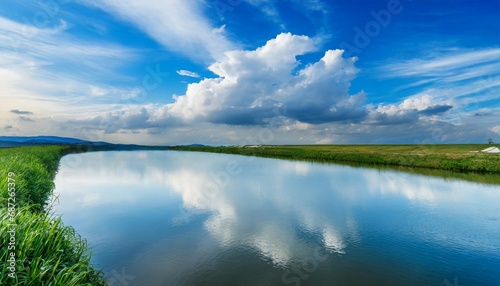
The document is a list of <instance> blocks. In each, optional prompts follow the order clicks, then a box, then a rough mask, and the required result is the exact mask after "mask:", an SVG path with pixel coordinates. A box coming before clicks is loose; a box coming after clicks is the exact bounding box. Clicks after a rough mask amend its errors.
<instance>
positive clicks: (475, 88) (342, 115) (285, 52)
mask: <svg viewBox="0 0 500 286" xmlns="http://www.w3.org/2000/svg"><path fill="white" fill-rule="evenodd" d="M498 19H500V1H499V0H483V1H465V0H459V1H457V0H437V1H436V0H434V1H427V0H420V1H418V0H399V1H398V0H383V1H382V0H352V1H347V0H336V1H335V0H329V1H327V0H302V1H299V0H199V1H195V0H193V1H181V0H148V1H140V0H122V1H119V0H101V1H98V0H74V1H71V0H46V1H27V0H26V1H23V0H21V1H9V2H6V1H4V2H3V3H1V4H0V63H1V64H0V100H1V103H2V104H1V105H0V133H1V134H2V135H59V136H70V137H76V138H81V139H86V140H95V141H109V142H124V143H139V144H189V143H204V144H215V145H219V144H284V143H286V144H306V143H307V144H317V143H339V144H345V143H438V144H440V143H465V142H477V143H481V142H487V139H488V138H493V139H495V140H496V141H500V117H499V115H500V22H499V21H498Z"/></svg>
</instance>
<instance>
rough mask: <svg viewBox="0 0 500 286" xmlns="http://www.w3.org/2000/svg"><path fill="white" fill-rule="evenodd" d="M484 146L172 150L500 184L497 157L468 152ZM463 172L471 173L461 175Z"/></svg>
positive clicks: (202, 148) (316, 146)
mask: <svg viewBox="0 0 500 286" xmlns="http://www.w3.org/2000/svg"><path fill="white" fill-rule="evenodd" d="M487 147H491V145H487V144H467V145H465V144H464V145H272V146H269V145H264V146H228V147H209V146H176V147H172V148H171V149H172V150H180V151H202V152H214V153H226V154H239V155H247V156H258V157H268V158H280V159H289V160H305V161H312V162H323V163H340V164H345V165H356V166H372V167H377V168H393V169H397V170H401V171H407V172H412V173H420V174H426V175H433V174H437V175H438V176H441V177H456V178H461V179H465V180H471V181H479V182H485V183H494V184H500V176H498V175H499V174H500V155H499V154H485V153H472V152H470V151H477V150H482V149H484V148H487ZM464 172H473V173H471V174H470V175H469V174H468V175H466V176H464ZM481 174H485V176H482V175H481ZM487 174H491V175H487Z"/></svg>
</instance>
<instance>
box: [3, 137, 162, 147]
mask: <svg viewBox="0 0 500 286" xmlns="http://www.w3.org/2000/svg"><path fill="white" fill-rule="evenodd" d="M35 145H85V146H87V147H91V148H92V149H93V150H164V149H165V147H161V146H143V145H135V144H113V143H108V142H102V141H99V142H92V141H86V140H81V139H75V138H68V137H58V136H0V148H1V147H18V146H35Z"/></svg>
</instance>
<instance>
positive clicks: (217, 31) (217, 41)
mask: <svg viewBox="0 0 500 286" xmlns="http://www.w3.org/2000/svg"><path fill="white" fill-rule="evenodd" d="M80 2H81V3H84V4H86V5H90V6H93V7H98V8H99V9H102V10H103V11H106V12H108V13H110V14H112V15H114V16H116V17H118V18H120V19H123V20H124V21H126V22H129V23H131V24H133V25H135V26H136V27H137V28H138V29H140V30H142V31H144V32H145V33H147V34H148V35H149V36H150V37H151V38H153V39H155V40H156V41H157V42H159V43H160V44H162V45H163V46H165V47H166V48H167V49H169V50H171V51H174V52H177V53H180V54H183V55H185V56H187V57H188V58H190V59H195V60H198V61H202V62H210V61H213V60H214V59H217V58H219V57H220V56H221V55H222V54H223V53H224V52H225V51H228V50H231V49H234V48H235V47H236V46H237V45H236V44H235V43H233V42H232V41H231V40H230V39H229V38H228V37H227V36H226V35H225V34H224V29H223V28H220V27H216V26H214V24H213V23H212V22H211V21H210V19H209V18H208V17H206V16H205V15H204V13H203V9H204V4H203V2H204V1H184V0H170V1H163V0H149V1H142V0H103V1H96V0H80Z"/></svg>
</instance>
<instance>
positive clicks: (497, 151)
mask: <svg viewBox="0 0 500 286" xmlns="http://www.w3.org/2000/svg"><path fill="white" fill-rule="evenodd" d="M481 152H484V153H500V149H498V147H490V148H486V149H484V150H481Z"/></svg>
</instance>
